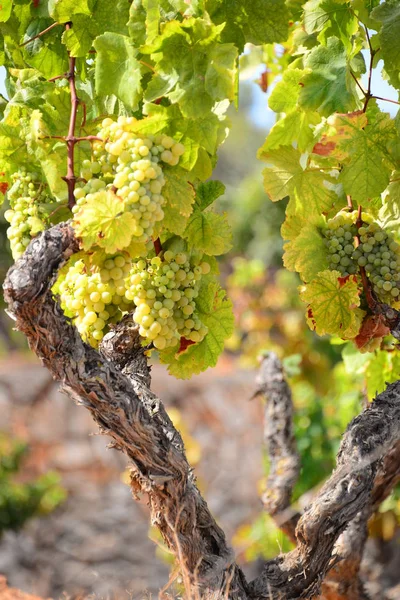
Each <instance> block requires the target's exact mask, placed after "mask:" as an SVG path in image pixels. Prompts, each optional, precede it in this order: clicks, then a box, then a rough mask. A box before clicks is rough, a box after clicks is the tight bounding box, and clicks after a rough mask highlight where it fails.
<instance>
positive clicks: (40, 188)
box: [4, 169, 48, 260]
mask: <svg viewBox="0 0 400 600" xmlns="http://www.w3.org/2000/svg"><path fill="white" fill-rule="evenodd" d="M11 180H12V185H11V187H10V189H9V190H8V191H7V198H8V201H9V203H10V208H9V209H8V210H6V212H5V213H4V217H5V219H6V221H8V223H10V226H9V227H8V229H7V237H8V239H9V240H10V248H11V253H12V255H13V258H14V259H15V260H16V259H17V258H20V256H22V255H23V253H24V252H25V249H26V247H27V246H28V244H29V242H30V241H31V239H32V237H34V236H35V235H36V234H37V233H39V232H40V231H42V230H43V229H45V227H46V208H45V206H44V205H45V203H46V202H48V197H47V194H46V186H45V184H44V183H43V182H41V181H40V178H39V174H38V173H31V172H29V171H26V170H25V169H20V170H19V171H17V172H16V173H13V175H12V176H11Z"/></svg>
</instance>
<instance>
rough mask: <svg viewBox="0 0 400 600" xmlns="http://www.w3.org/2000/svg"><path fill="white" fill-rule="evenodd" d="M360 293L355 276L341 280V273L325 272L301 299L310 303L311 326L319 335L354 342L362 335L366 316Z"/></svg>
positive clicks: (304, 289) (313, 281) (309, 322)
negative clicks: (352, 340)
mask: <svg viewBox="0 0 400 600" xmlns="http://www.w3.org/2000/svg"><path fill="white" fill-rule="evenodd" d="M359 294H360V290H359V287H358V283H357V278H356V277H355V276H348V277H344V278H343V277H341V275H340V273H339V271H330V270H326V271H322V272H321V273H319V274H318V275H317V276H316V277H315V279H313V280H312V281H311V282H310V283H309V284H308V285H307V286H305V287H304V288H302V290H301V293H300V297H301V299H302V300H303V301H304V302H307V303H308V311H307V323H308V325H309V327H310V329H313V330H314V331H316V332H317V333H318V335H325V334H327V333H329V334H331V335H337V336H339V337H341V338H342V339H352V338H354V337H356V335H357V334H358V332H359V330H360V327H361V323H362V320H363V317H364V315H365V312H364V311H363V310H361V309H360V308H358V307H359V306H360V296H359Z"/></svg>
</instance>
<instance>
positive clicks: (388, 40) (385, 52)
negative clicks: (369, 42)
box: [371, 0, 400, 72]
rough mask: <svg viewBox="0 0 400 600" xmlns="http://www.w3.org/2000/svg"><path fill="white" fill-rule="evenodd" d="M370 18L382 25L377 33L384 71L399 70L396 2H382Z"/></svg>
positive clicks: (399, 29)
mask: <svg viewBox="0 0 400 600" xmlns="http://www.w3.org/2000/svg"><path fill="white" fill-rule="evenodd" d="M371 17H372V18H373V19H376V20H377V21H380V22H381V23H382V28H381V30H380V32H379V39H380V47H381V51H382V56H383V60H384V62H385V69H386V70H387V71H388V72H390V71H393V70H396V71H399V70H400V47H399V39H400V4H399V2H397V0H388V1H387V2H383V3H382V4H380V5H379V6H377V7H376V8H374V10H373V11H372V13H371Z"/></svg>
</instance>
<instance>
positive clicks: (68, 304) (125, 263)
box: [55, 255, 133, 347]
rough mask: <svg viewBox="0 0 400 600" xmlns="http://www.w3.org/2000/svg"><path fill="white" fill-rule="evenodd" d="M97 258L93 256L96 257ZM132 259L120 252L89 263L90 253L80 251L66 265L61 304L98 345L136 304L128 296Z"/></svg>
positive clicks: (79, 329) (61, 288)
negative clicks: (112, 326) (110, 326)
mask: <svg viewBox="0 0 400 600" xmlns="http://www.w3.org/2000/svg"><path fill="white" fill-rule="evenodd" d="M92 260H93V257H92ZM130 269H131V259H130V258H128V257H126V256H122V255H117V256H114V257H113V258H107V257H105V258H104V260H103V261H98V264H95V265H93V264H92V265H89V264H88V260H87V257H85V256H83V255H80V256H79V255H77V256H76V257H74V259H73V260H70V262H69V263H68V264H67V265H66V267H65V268H64V276H63V275H62V277H61V281H60V283H59V284H58V289H56V290H55V291H57V292H58V293H59V294H60V299H61V306H62V308H63V310H64V312H65V314H66V315H67V316H69V317H71V318H73V319H74V323H75V325H76V327H77V329H78V331H79V333H80V334H81V336H82V338H83V339H84V340H85V341H87V342H88V343H89V344H91V345H92V346H94V347H97V346H98V343H99V342H100V341H101V340H102V339H103V337H104V335H105V333H106V332H107V331H108V325H109V324H110V323H117V322H118V321H120V320H121V317H122V314H123V313H124V312H126V311H128V310H131V309H132V308H133V306H132V303H129V302H128V300H127V299H126V297H125V292H126V288H125V278H126V276H127V275H128V273H129V272H130Z"/></svg>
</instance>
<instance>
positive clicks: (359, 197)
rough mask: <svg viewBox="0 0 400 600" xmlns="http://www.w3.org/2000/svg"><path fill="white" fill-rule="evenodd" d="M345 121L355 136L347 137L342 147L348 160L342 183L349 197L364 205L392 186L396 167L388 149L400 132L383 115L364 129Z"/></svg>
mask: <svg viewBox="0 0 400 600" xmlns="http://www.w3.org/2000/svg"><path fill="white" fill-rule="evenodd" d="M341 121H342V123H343V124H347V125H348V127H349V128H351V135H350V134H348V135H347V136H345V137H343V138H342V139H341V140H340V141H339V144H338V149H339V151H341V152H344V153H347V156H348V160H347V161H346V160H343V163H344V166H343V169H342V172H341V174H340V177H339V181H340V182H341V183H342V184H343V188H344V191H345V192H346V194H349V195H351V196H352V197H353V199H355V200H356V201H359V202H363V201H365V199H366V198H373V197H375V196H378V195H379V194H380V193H381V192H383V191H384V189H385V188H386V186H387V185H388V183H389V180H390V174H391V172H392V169H393V166H394V165H393V163H392V160H391V157H390V154H389V152H388V149H387V147H388V144H389V142H390V140H391V139H395V138H396V137H397V136H396V129H395V126H394V123H393V121H392V120H391V119H390V118H386V116H385V115H381V114H379V116H378V118H377V119H376V120H375V122H372V123H371V124H370V125H367V126H366V127H365V128H364V129H359V128H358V127H357V125H356V123H353V121H352V120H351V119H348V118H346V117H344V116H342V117H341Z"/></svg>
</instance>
